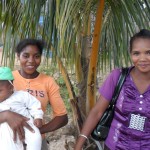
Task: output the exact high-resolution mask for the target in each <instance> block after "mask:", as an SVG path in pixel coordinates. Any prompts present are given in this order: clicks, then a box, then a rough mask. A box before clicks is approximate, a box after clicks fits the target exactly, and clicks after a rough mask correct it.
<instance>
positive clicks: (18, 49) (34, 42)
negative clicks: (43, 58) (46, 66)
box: [15, 39, 46, 54]
mask: <svg viewBox="0 0 150 150" xmlns="http://www.w3.org/2000/svg"><path fill="white" fill-rule="evenodd" d="M29 45H35V46H37V47H38V49H39V52H40V54H42V52H43V49H44V47H45V45H46V43H45V42H44V41H43V40H38V39H22V40H21V41H20V42H19V43H18V45H17V47H16V49H15V52H16V53H18V54H20V53H21V52H22V51H23V49H24V48H25V47H26V46H29Z"/></svg>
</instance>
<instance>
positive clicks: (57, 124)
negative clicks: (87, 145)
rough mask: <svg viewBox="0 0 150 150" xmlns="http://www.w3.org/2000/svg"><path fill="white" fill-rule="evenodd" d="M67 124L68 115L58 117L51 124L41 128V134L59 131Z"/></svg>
mask: <svg viewBox="0 0 150 150" xmlns="http://www.w3.org/2000/svg"><path fill="white" fill-rule="evenodd" d="M67 123H68V117H67V114H66V115H62V116H56V117H55V118H53V119H52V120H51V121H50V122H48V123H47V124H45V125H43V126H42V127H41V128H40V132H41V134H44V133H47V132H51V131H54V130H57V129H59V128H61V127H63V126H65V125H66V124H67Z"/></svg>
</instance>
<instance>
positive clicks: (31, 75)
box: [18, 70, 39, 79]
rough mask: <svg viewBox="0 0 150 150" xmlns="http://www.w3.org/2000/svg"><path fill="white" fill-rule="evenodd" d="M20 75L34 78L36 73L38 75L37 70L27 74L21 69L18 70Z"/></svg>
mask: <svg viewBox="0 0 150 150" xmlns="http://www.w3.org/2000/svg"><path fill="white" fill-rule="evenodd" d="M18 71H19V73H20V75H21V76H22V77H23V78H26V79H34V78H36V77H37V76H38V75H39V72H38V71H35V72H34V73H32V74H27V73H25V72H24V71H22V70H18Z"/></svg>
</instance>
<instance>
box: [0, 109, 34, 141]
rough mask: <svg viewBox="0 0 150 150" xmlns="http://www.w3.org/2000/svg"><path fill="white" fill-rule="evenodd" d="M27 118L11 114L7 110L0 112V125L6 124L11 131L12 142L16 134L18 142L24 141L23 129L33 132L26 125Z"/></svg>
mask: <svg viewBox="0 0 150 150" xmlns="http://www.w3.org/2000/svg"><path fill="white" fill-rule="evenodd" d="M28 120H29V118H26V117H24V116H22V115H20V114H17V113H15V112H11V111H9V110H7V111H3V112H0V123H4V122H7V123H8V125H9V126H10V128H11V129H12V130H13V134H14V141H16V138H17V134H18V136H19V139H20V140H22V141H23V140H24V139H25V133H24V129H23V127H26V128H27V129H29V130H30V131H31V132H34V130H33V129H32V128H31V127H30V126H29V125H28V123H27V121H28Z"/></svg>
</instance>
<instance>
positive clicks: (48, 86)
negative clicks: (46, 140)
mask: <svg viewBox="0 0 150 150" xmlns="http://www.w3.org/2000/svg"><path fill="white" fill-rule="evenodd" d="M13 76H14V81H13V84H14V87H15V90H23V91H28V92H29V93H30V94H32V95H33V96H35V97H36V98H37V99H38V100H39V101H40V102H41V105H42V109H43V111H44V112H45V110H46V106H47V104H48V102H50V105H51V107H52V110H53V115H54V116H62V115H65V114H66V113H67V111H66V108H65V105H64V102H63V100H62V98H61V96H60V93H59V86H58V85H57V84H56V82H55V80H54V79H53V78H52V77H50V76H47V75H45V74H42V73H40V74H39V75H38V77H36V78H34V79H26V78H23V77H22V76H21V75H20V73H19V71H18V70H16V71H13Z"/></svg>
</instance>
